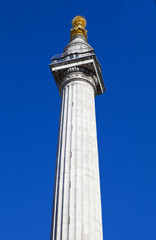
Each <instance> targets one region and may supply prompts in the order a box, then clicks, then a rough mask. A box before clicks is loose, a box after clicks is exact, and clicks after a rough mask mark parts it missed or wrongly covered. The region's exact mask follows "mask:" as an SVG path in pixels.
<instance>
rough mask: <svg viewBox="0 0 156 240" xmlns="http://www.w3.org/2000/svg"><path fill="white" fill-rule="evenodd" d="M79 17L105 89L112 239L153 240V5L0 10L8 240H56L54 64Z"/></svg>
mask: <svg viewBox="0 0 156 240" xmlns="http://www.w3.org/2000/svg"><path fill="white" fill-rule="evenodd" d="M76 15H83V16H85V17H86V19H87V27H86V29H87V30H88V39H89V43H90V44H91V45H92V47H94V49H95V52H96V55H97V57H98V59H99V61H100V63H101V66H102V71H103V78H104V81H105V85H106V89H107V91H106V93H104V94H103V95H102V96H97V97H96V114H97V131H98V144H99V161H100V176H101V195H102V206H103V212H102V213H103V225H104V240H125V239H126V240H132V239H133V240H139V239H141V240H147V239H150V240H155V239H156V126H155V123H156V111H155V110H156V94H155V89H156V8H155V3H154V0H153V1H152V0H151V1H149V0H126V1H123V0H119V1H116V0H112V1H108V0H107V1H106V0H103V1H102V0H101V1H100V0H97V1H89V0H86V1H85V0H83V1H82V0H79V1H71V0H69V1H62V0H60V1H59V2H58V1H52V0H51V1H50V0H45V1H41V0H38V1H36V0H32V1H30V0H27V1H24V0H20V1H19V0H14V1H6V2H4V1H3V2H2V3H1V9H0V22H1V28H0V68H1V71H0V108H1V110H0V113H1V116H0V216H1V217H0V239H3V240H10V239H16V240H21V239H22V240H27V239H29V240H43V239H44V240H45V239H49V235H50V224H51V211H52V196H53V185H54V171H55V160H56V149H57V134H58V124H59V113H60V101H61V100H60V96H59V93H58V90H57V87H56V85H55V82H54V79H53V77H52V74H51V72H50V69H49V66H48V64H49V63H50V59H51V57H52V56H53V55H56V54H59V53H62V52H63V49H64V47H65V46H66V45H67V44H68V42H69V35H70V28H71V21H72V19H73V17H75V16H76Z"/></svg>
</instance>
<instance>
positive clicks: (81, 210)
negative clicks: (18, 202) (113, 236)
mask: <svg viewBox="0 0 156 240" xmlns="http://www.w3.org/2000/svg"><path fill="white" fill-rule="evenodd" d="M77 74H78V75H79V77H75V76H74V75H73V74H72V75H71V76H70V77H68V78H64V80H63V81H62V85H61V87H60V93H61V97H62V103H61V114H60V126H59V136H58V149H57V161H56V176H55V191H54V199H53V216H52V230H51V238H50V239H51V240H102V239H103V234H102V217H101V196H100V182H99V163H98V148H97V133H96V118H95V88H94V85H93V84H92V82H94V80H93V79H92V81H88V76H87V75H84V74H82V73H81V72H80V73H77ZM89 78H91V77H90V76H89Z"/></svg>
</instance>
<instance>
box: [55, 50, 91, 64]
mask: <svg viewBox="0 0 156 240" xmlns="http://www.w3.org/2000/svg"><path fill="white" fill-rule="evenodd" d="M90 56H95V52H94V50H92V51H88V52H83V53H79V52H75V53H70V54H64V53H62V54H58V55H55V56H54V57H52V58H51V64H56V63H60V62H65V61H70V60H73V59H80V58H84V57H90Z"/></svg>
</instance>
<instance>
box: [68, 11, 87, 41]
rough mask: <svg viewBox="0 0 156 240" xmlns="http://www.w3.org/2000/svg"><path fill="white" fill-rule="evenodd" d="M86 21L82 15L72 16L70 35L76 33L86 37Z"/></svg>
mask: <svg viewBox="0 0 156 240" xmlns="http://www.w3.org/2000/svg"><path fill="white" fill-rule="evenodd" d="M86 24H87V22H86V19H85V18H84V17H82V16H76V17H74V19H73V21H72V25H73V28H72V29H71V32H70V36H71V37H72V36H74V35H76V34H82V35H84V36H85V37H86V38H87V30H86V29H85V26H86Z"/></svg>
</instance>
